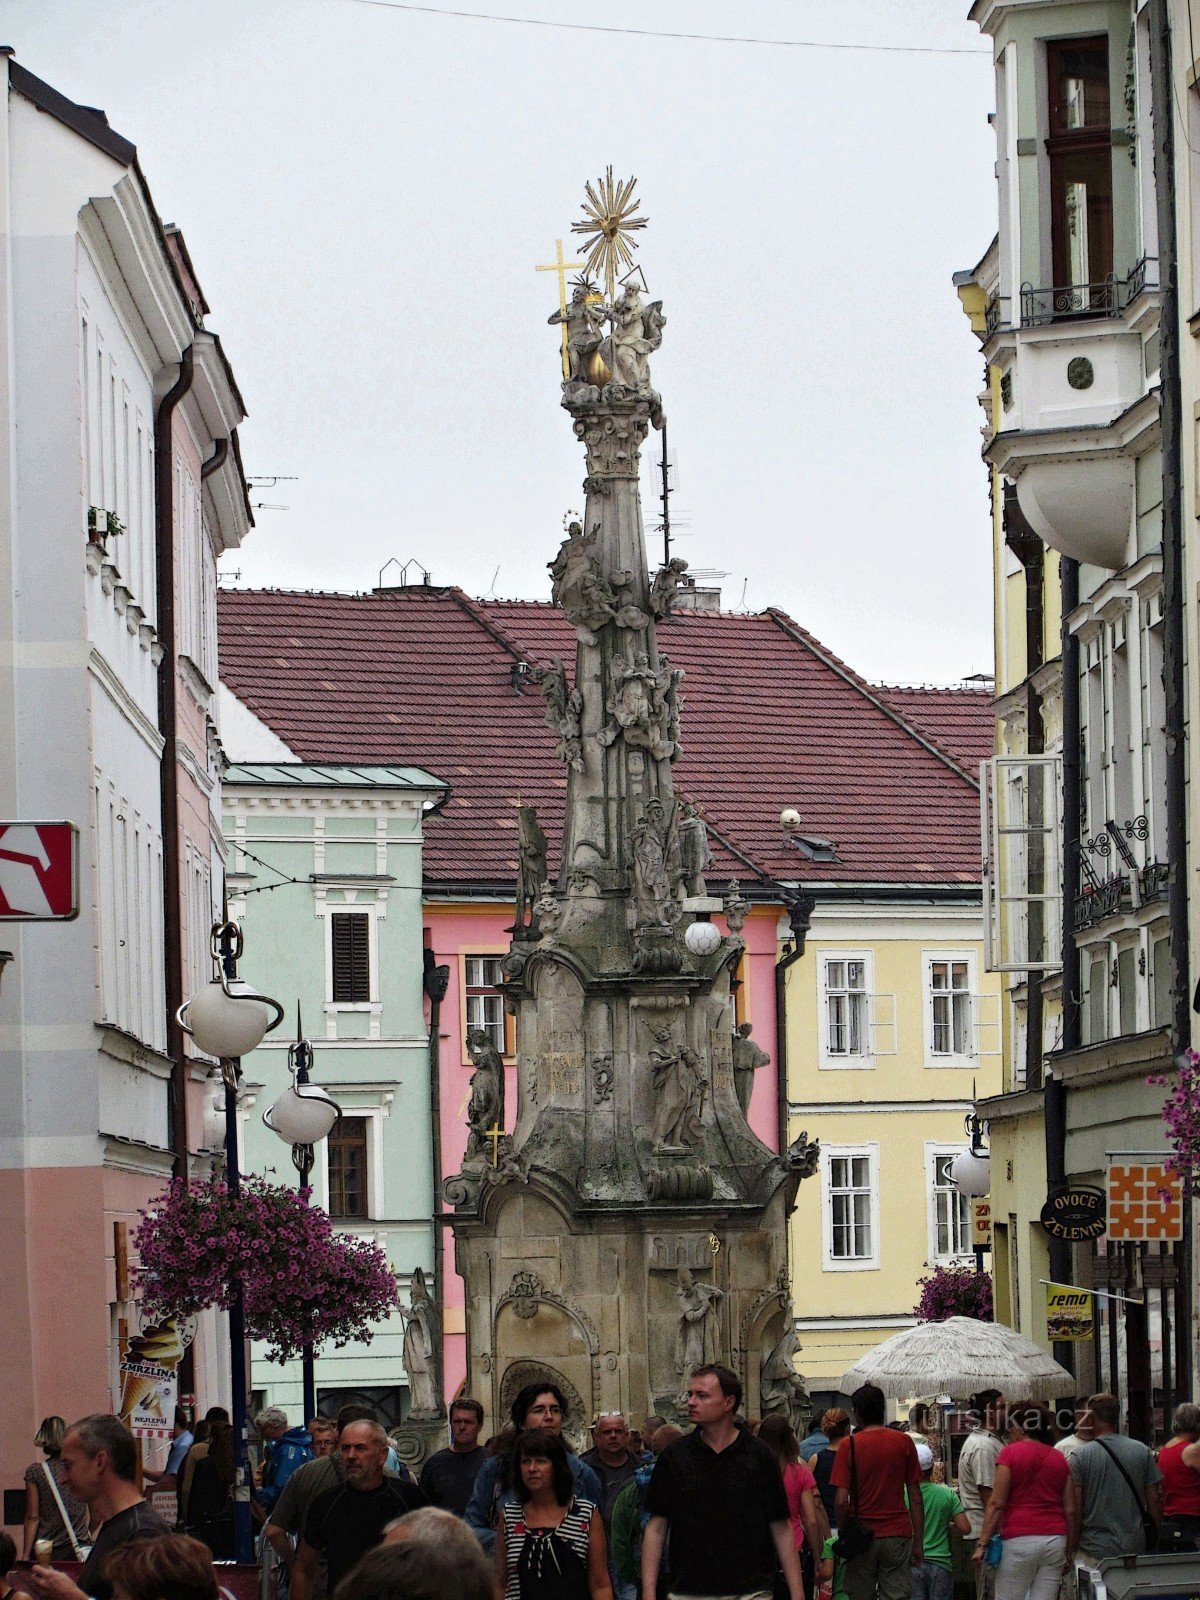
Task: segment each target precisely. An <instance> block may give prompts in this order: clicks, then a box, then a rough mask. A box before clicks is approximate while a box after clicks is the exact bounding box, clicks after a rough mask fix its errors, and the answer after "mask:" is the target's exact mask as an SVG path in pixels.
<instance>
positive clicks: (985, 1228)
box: [971, 1195, 992, 1250]
mask: <svg viewBox="0 0 1200 1600" xmlns="http://www.w3.org/2000/svg"><path fill="white" fill-rule="evenodd" d="M991 1248H992V1202H991V1200H990V1199H988V1197H987V1196H986V1195H985V1196H982V1197H981V1198H977V1199H974V1200H972V1201H971V1249H972V1250H990V1249H991Z"/></svg>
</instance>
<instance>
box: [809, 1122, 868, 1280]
mask: <svg viewBox="0 0 1200 1600" xmlns="http://www.w3.org/2000/svg"><path fill="white" fill-rule="evenodd" d="M878 1163H879V1153H878V1146H876V1145H865V1146H862V1147H860V1148H852V1147H846V1146H841V1145H839V1146H835V1147H833V1148H831V1149H827V1150H826V1152H825V1155H824V1158H823V1169H824V1170H823V1178H824V1184H825V1195H824V1213H825V1214H824V1219H823V1220H824V1234H825V1241H824V1242H825V1265H826V1266H827V1267H830V1268H834V1269H837V1268H856V1267H859V1268H862V1267H875V1266H878V1265H879V1182H878Z"/></svg>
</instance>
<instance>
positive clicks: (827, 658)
mask: <svg viewBox="0 0 1200 1600" xmlns="http://www.w3.org/2000/svg"><path fill="white" fill-rule="evenodd" d="M767 614H768V615H769V616H770V617H772V618H773V619H774V621H775V623H776V624H777V626H778V627H780V628H781V629H782V630H783V632H784V633H786V634H789V635H790V636H791V637H792V638H793V639H795V641H796V643H797V644H802V645H803V646H804V647H805V648H806V649H807V650H809V651H811V652H812V654H813V655H814V656H816V658H817V660H818V661H820V662H822V663H823V664H824V665H825V666H827V667H828V668H829V669H830V670H831V671H832V672H836V673H837V675H838V676H839V677H840V678H844V679H845V681H846V682H847V683H848V684H849V685H850V686H851V688H854V689H857V690H858V691H859V693H860V694H861V695H862V696H863V697H864V699H867V700H869V701H870V702H871V704H872V705H873V706H875V707H876V709H877V710H879V711H882V713H883V715H884V716H885V717H887V719H888V721H889V722H894V723H895V724H896V726H897V727H898V728H900V729H901V730H902V731H903V732H904V733H907V734H908V736H909V738H910V739H913V740H915V741H916V743H917V744H919V745H921V746H922V747H923V748H924V749H926V750H928V751H929V753H930V755H932V756H936V757H937V759H938V760H939V761H941V762H943V763H944V764H945V765H946V766H947V767H949V768H950V770H951V772H954V773H956V774H957V775H958V776H959V777H960V778H962V780H963V781H964V783H969V784H970V786H971V788H972V789H974V790H976V792H978V789H979V782H978V780H977V779H975V778H972V777H971V774H970V773H969V772H968V771H967V770H966V768H965V767H963V766H961V765H960V763H959V762H957V761H956V760H955V759H954V757H953V756H952V755H950V754H948V753H947V752H946V751H945V750H943V749H942V747H941V746H940V745H939V744H935V743H934V741H933V740H932V739H931V738H930V737H929V736H928V735H927V734H924V733H922V732H921V731H920V730H919V729H918V728H914V727H913V725H912V723H911V722H909V721H908V720H907V719H906V718H904V717H902V716H901V715H900V713H899V712H898V711H897V710H896V709H895V707H894V706H890V705H888V703H887V701H886V700H881V699H880V697H879V695H878V694H876V693H875V691H874V690H873V689H872V687H871V685H870V684H869V683H868V682H867V680H866V679H865V678H860V677H859V675H858V673H857V672H855V671H854V669H853V668H852V667H848V666H847V665H846V663H845V662H844V661H842V660H840V659H839V658H838V657H837V656H835V655H834V653H833V651H832V650H827V649H826V648H825V646H824V645H823V644H821V643H820V641H819V640H817V639H815V638H814V637H813V636H812V634H810V633H809V632H808V630H807V629H806V628H802V627H801V626H800V625H799V623H797V622H793V620H792V618H791V617H789V616H788V614H787V612H786V611H783V610H781V609H780V608H779V607H778V606H768V607H767Z"/></svg>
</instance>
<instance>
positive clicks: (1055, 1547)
mask: <svg viewBox="0 0 1200 1600" xmlns="http://www.w3.org/2000/svg"><path fill="white" fill-rule="evenodd" d="M1008 1438H1009V1442H1008V1444H1006V1445H1005V1447H1004V1449H1003V1450H1001V1452H1000V1456H999V1459H998V1461H997V1462H996V1482H995V1486H994V1487H993V1489H992V1495H991V1499H990V1500H989V1501H988V1506H987V1513H986V1515H985V1516H984V1519H983V1528H982V1530H981V1532H980V1535H979V1541H978V1544H977V1545H976V1547H975V1550H974V1552H973V1554H972V1558H971V1559H972V1560H973V1561H975V1562H981V1561H982V1560H983V1552H984V1550H985V1549H986V1547H987V1543H988V1540H989V1539H990V1538H991V1536H992V1535H993V1534H994V1533H999V1535H1000V1537H1001V1539H1002V1540H1003V1550H1002V1554H1001V1558H1000V1566H999V1568H998V1569H997V1572H996V1600H1054V1597H1055V1595H1057V1593H1058V1587H1059V1583H1060V1581H1061V1579H1062V1575H1063V1572H1064V1570H1066V1569H1069V1567H1070V1565H1071V1563H1072V1561H1073V1560H1074V1558H1075V1551H1076V1549H1077V1548H1078V1545H1079V1491H1078V1489H1077V1488H1076V1487H1075V1484H1074V1481H1073V1480H1072V1477H1071V1469H1070V1466H1069V1465H1068V1464H1067V1460H1066V1458H1065V1457H1064V1456H1063V1455H1062V1454H1061V1453H1060V1452H1059V1451H1057V1450H1056V1449H1055V1448H1054V1443H1053V1440H1054V1420H1053V1417H1052V1416H1051V1413H1050V1412H1049V1411H1048V1410H1047V1409H1046V1407H1045V1406H1039V1405H1024V1406H1022V1405H1010V1406H1009V1408H1008Z"/></svg>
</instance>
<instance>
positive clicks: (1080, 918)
mask: <svg viewBox="0 0 1200 1600" xmlns="http://www.w3.org/2000/svg"><path fill="white" fill-rule="evenodd" d="M1132 904H1133V896H1132V892H1131V889H1130V883H1129V877H1128V875H1127V874H1126V873H1124V872H1114V873H1113V875H1112V877H1111V878H1102V879H1101V880H1100V881H1099V882H1097V883H1094V884H1093V883H1085V884H1084V886H1083V892H1082V893H1081V894H1079V895H1077V896H1076V897H1075V915H1074V918H1073V925H1074V928H1075V932H1076V933H1079V932H1081V931H1082V929H1084V928H1096V927H1099V925H1100V923H1102V922H1107V920H1108V918H1109V917H1117V916H1120V914H1121V912H1122V911H1128V910H1129V909H1130V907H1131V906H1132Z"/></svg>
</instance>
